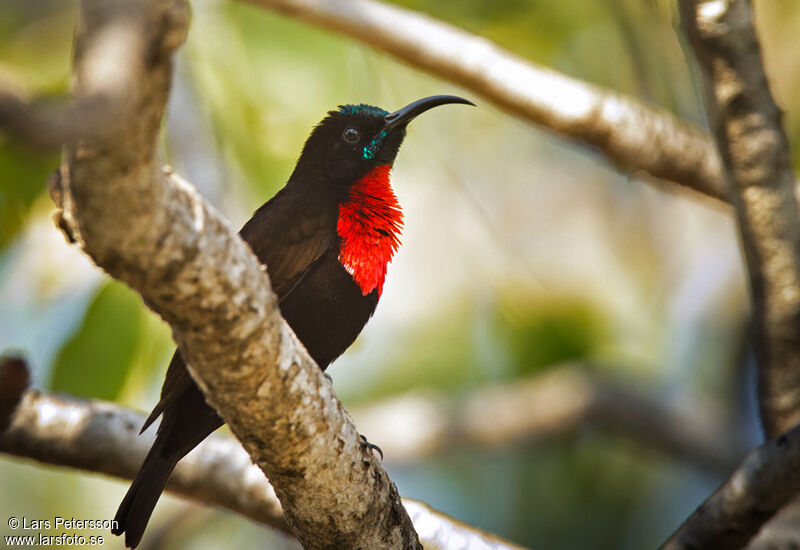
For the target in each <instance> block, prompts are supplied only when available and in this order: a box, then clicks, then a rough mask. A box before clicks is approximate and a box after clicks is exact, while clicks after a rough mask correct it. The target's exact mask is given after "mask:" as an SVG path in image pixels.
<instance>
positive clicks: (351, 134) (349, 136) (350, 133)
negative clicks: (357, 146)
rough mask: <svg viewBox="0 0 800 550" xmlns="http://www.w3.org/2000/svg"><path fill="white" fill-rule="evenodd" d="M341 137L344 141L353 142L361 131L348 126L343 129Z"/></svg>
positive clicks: (359, 135)
mask: <svg viewBox="0 0 800 550" xmlns="http://www.w3.org/2000/svg"><path fill="white" fill-rule="evenodd" d="M342 137H343V138H344V140H345V141H347V142H349V143H355V142H357V141H358V139H359V138H360V137H361V133H360V132H359V131H358V130H356V129H355V128H348V129H347V130H345V131H344V134H342Z"/></svg>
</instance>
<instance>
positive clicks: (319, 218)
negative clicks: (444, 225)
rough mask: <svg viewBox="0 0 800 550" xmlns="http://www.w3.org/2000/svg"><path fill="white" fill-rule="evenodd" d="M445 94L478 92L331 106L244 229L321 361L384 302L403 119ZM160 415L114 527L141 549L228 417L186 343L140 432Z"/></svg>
mask: <svg viewBox="0 0 800 550" xmlns="http://www.w3.org/2000/svg"><path fill="white" fill-rule="evenodd" d="M445 103H469V102H467V101H466V100H464V99H461V98H456V97H453V96H434V97H430V98H425V99H422V100H419V101H417V102H414V103H412V104H410V105H408V106H407V107H404V108H403V109H401V110H399V111H396V112H395V113H387V112H386V111H383V110H382V109H378V108H375V107H370V106H367V105H346V106H343V107H341V108H340V109H339V110H338V111H331V112H330V113H329V114H328V116H327V117H326V118H325V119H324V120H323V121H322V122H321V123H320V124H319V125H318V126H317V127H316V128H315V129H314V131H313V132H312V134H311V136H310V137H309V139H308V140H307V142H306V144H305V146H304V148H303V152H302V154H301V155H300V158H299V160H298V162H297V166H296V167H295V170H294V172H293V173H292V175H291V177H290V178H289V181H288V183H287V184H286V186H285V187H284V188H283V189H281V190H280V191H279V192H278V193H277V194H276V195H275V196H274V197H273V198H272V199H271V200H270V201H269V202H267V203H266V204H264V205H263V206H262V207H261V208H259V209H258V210H257V211H256V212H255V214H254V215H253V217H252V218H251V219H250V220H249V221H248V222H247V223H246V224H245V225H244V227H243V228H242V230H241V231H240V235H241V237H242V239H244V240H245V241H246V242H247V243H248V244H249V245H250V247H251V248H252V249H253V252H254V253H255V254H256V256H257V257H258V259H259V260H260V261H261V262H262V263H264V264H265V265H266V266H267V269H268V272H269V276H270V280H271V282H272V285H273V290H274V291H275V293H276V294H277V296H278V299H279V306H280V310H281V314H282V315H283V317H284V318H285V319H286V321H287V322H288V323H289V326H291V327H292V330H294V332H295V334H297V336H298V338H299V339H300V341H301V342H303V344H304V345H305V347H306V349H307V350H308V352H309V354H310V355H311V357H312V358H313V359H314V361H316V363H317V364H318V365H319V367H320V368H322V369H323V370H324V369H325V368H326V367H327V366H328V365H329V364H330V363H331V361H333V360H334V359H336V358H337V357H338V356H339V355H341V354H342V353H343V352H344V351H345V350H346V349H347V347H348V346H350V344H352V343H353V341H354V340H355V339H356V337H357V336H358V334H359V332H361V329H362V328H363V327H364V325H365V324H366V322H367V320H369V318H370V316H371V315H372V313H373V312H374V311H375V307H376V305H377V303H378V298H379V296H380V290H381V288H382V285H383V276H384V274H385V267H386V263H388V261H389V259H390V258H391V255H392V253H393V252H394V249H395V248H396V247H397V243H398V242H399V241H398V240H397V238H398V235H397V233H398V232H399V229H400V226H401V214H400V211H399V208H398V207H397V203H396V199H395V198H394V194H393V193H392V192H391V186H390V185H389V170H388V168H389V167H391V165H392V164H393V163H394V159H395V157H396V156H397V152H398V150H399V148H400V145H401V143H402V141H403V138H404V137H405V127H406V125H407V124H408V122H410V120H411V119H413V118H414V117H415V116H417V115H418V114H420V113H422V112H424V111H425V110H427V109H430V108H432V107H435V106H437V105H442V104H445ZM354 189H355V190H354ZM387 216H390V217H391V216H393V217H394V218H393V219H388V220H387V219H386V218H387ZM343 251H345V252H347V254H346V255H343V254H342V252H343ZM344 256H346V260H343V257H344ZM357 281H359V282H357ZM159 416H163V418H162V420H161V424H160V425H159V427H158V432H157V436H156V441H155V443H154V444H153V447H152V448H151V449H150V451H149V453H148V454H147V457H146V458H145V460H144V462H143V463H142V466H141V469H140V470H139V473H138V474H137V475H136V478H135V479H134V480H133V483H132V484H131V486H130V489H129V490H128V492H127V494H126V495H125V498H124V499H123V501H122V503H121V504H120V506H119V509H118V510H117V514H116V517H115V518H114V519H115V520H116V521H117V525H116V527H115V528H114V529H113V530H112V532H113V533H114V534H116V535H120V534H122V533H125V544H126V546H128V547H131V548H134V547H136V546H137V545H138V544H139V542H140V541H141V538H142V535H143V534H144V530H145V527H146V526H147V522H148V520H149V519H150V515H151V514H152V512H153V509H154V507H155V505H156V502H157V501H158V498H159V496H160V495H161V493H162V491H163V490H164V487H165V485H166V483H167V479H168V478H169V475H170V473H171V472H172V469H173V468H174V467H175V465H176V464H177V463H178V461H179V460H180V459H181V458H183V456H185V455H186V453H188V452H189V451H190V450H192V449H193V448H194V447H195V446H197V445H198V444H199V443H200V442H201V441H202V440H203V439H205V438H206V437H207V436H208V435H209V434H210V433H211V432H213V431H214V430H215V429H217V428H218V427H220V426H221V425H222V424H223V421H222V419H221V418H220V417H219V416H218V415H217V413H216V412H215V411H214V409H212V408H211V407H209V406H208V405H207V404H206V402H205V399H204V397H203V394H202V393H201V391H200V389H199V388H198V387H197V385H196V384H195V383H194V381H193V380H192V378H191V376H190V375H189V373H188V371H187V369H186V365H185V363H184V362H183V359H182V357H181V355H180V353H179V352H175V354H174V355H173V357H172V361H171V362H170V364H169V368H168V369H167V376H166V379H165V380H164V385H163V387H162V390H161V399H160V401H159V402H158V404H157V405H156V406H155V408H154V409H153V411H152V413H151V414H150V416H149V417H148V418H147V421H146V422H145V424H144V426H143V427H142V431H144V430H145V429H147V428H148V427H149V426H150V424H152V423H153V422H154V421H155V419H156V418H158V417H159Z"/></svg>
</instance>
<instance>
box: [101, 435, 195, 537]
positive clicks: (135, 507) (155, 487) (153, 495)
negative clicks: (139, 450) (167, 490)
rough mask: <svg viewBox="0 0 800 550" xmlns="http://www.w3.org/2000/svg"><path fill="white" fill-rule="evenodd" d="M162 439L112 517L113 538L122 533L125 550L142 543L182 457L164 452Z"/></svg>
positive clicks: (149, 455) (159, 438)
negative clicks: (154, 510) (148, 525)
mask: <svg viewBox="0 0 800 550" xmlns="http://www.w3.org/2000/svg"><path fill="white" fill-rule="evenodd" d="M164 440H165V438H164V434H159V437H158V438H156V442H155V443H154V444H153V447H152V448H151V449H150V452H149V453H147V456H146V457H145V459H144V462H143V463H142V467H141V468H140V469H139V473H137V474H136V478H135V479H134V480H133V483H132V484H131V486H130V488H129V489H128V492H127V493H126V494H125V498H124V499H122V503H121V504H120V505H119V509H118V510H117V515H116V516H115V517H114V522H115V523H114V524H113V527H112V529H111V532H112V533H113V534H115V535H121V534H122V533H125V546H127V547H128V548H136V546H137V545H138V544H139V542H140V541H141V540H142V535H144V530H145V528H146V527H147V522H148V521H149V520H150V515H151V514H152V513H153V509H154V508H155V507H156V503H157V502H158V497H160V496H161V493H162V492H163V491H164V487H166V485H167V479H169V475H170V474H171V473H172V470H173V468H175V465H176V464H177V463H178V460H180V459H181V457H182V456H183V455H182V454H181V453H176V452H165V449H164Z"/></svg>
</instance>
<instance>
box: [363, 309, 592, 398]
mask: <svg viewBox="0 0 800 550" xmlns="http://www.w3.org/2000/svg"><path fill="white" fill-rule="evenodd" d="M512 304H513V305H512ZM601 319H602V317H601V315H600V313H599V312H598V311H597V310H596V308H595V306H594V305H593V304H590V303H587V302H584V301H580V300H577V299H574V300H569V299H563V300H562V299H559V300H525V299H520V298H519V297H517V299H516V300H515V301H513V302H512V301H511V300H508V301H506V300H504V299H500V300H497V301H496V302H495V303H494V304H493V305H492V306H491V307H490V308H489V310H488V311H486V310H482V309H481V308H479V307H478V306H477V305H476V304H474V303H470V302H469V301H460V302H458V303H457V304H455V305H454V306H453V307H451V308H446V309H444V310H443V311H441V312H439V313H438V314H437V315H436V316H434V317H432V318H430V319H428V320H427V322H425V323H423V324H422V325H421V326H420V327H418V328H416V329H415V330H412V331H410V333H408V334H405V335H402V338H403V342H400V343H399V346H400V349H398V350H396V351H394V352H393V353H389V354H387V359H388V360H389V361H390V362H389V363H388V364H387V365H386V367H385V369H384V370H383V371H382V373H381V377H380V379H379V381H378V382H377V383H376V384H375V385H374V386H373V387H370V388H366V387H365V388H364V389H363V394H362V395H363V396H365V397H366V396H368V397H369V399H370V400H375V399H380V398H381V397H388V396H391V395H394V394H397V393H402V392H405V391H410V390H414V389H419V388H425V389H432V390H437V391H440V392H444V393H452V392H454V391H458V390H464V389H468V388H471V387H476V386H481V385H484V384H486V383H489V382H492V381H499V380H514V379H516V378H519V377H521V376H526V375H528V374H530V373H533V372H536V371H541V370H543V369H546V368H547V367H550V366H555V365H557V364H560V363H563V362H565V361H580V360H587V359H592V358H594V357H595V356H596V355H597V354H598V350H599V349H600V348H601V347H602V345H603V343H604V342H605V339H606V338H607V336H608V335H607V334H606V332H605V331H604V330H603V323H602V321H601ZM357 399H358V397H355V396H354V399H353V400H349V399H348V401H350V402H353V401H355V400H357Z"/></svg>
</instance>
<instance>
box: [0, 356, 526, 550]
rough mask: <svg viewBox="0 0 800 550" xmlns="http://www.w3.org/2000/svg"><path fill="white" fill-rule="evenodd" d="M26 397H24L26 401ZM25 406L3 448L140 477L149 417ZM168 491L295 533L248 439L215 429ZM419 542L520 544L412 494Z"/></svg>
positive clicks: (91, 408)
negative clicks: (143, 427)
mask: <svg viewBox="0 0 800 550" xmlns="http://www.w3.org/2000/svg"><path fill="white" fill-rule="evenodd" d="M9 370H10V369H8V370H7V369H4V368H3V367H0V387H11V385H10V384H6V383H7V382H10V381H12V378H11V377H10V375H12V374H13V373H12V372H9ZM20 397H21V399H20ZM14 400H16V401H19V403H20V404H19V406H18V407H17V409H16V413H15V414H14V416H13V421H12V422H11V424H10V426H9V428H8V430H7V431H5V432H0V452H3V453H7V454H10V455H15V456H19V457H24V458H32V459H34V460H37V461H39V462H44V463H47V464H54V465H57V466H69V467H71V468H77V469H80V470H85V471H89V472H99V473H104V474H107V475H112V476H116V477H121V478H125V479H133V476H135V475H136V472H137V470H138V469H139V465H140V464H141V461H142V459H143V458H144V456H145V454H146V453H147V451H148V449H149V448H150V445H152V443H153V439H154V437H155V433H154V432H155V430H148V431H147V432H145V433H144V434H142V435H141V436H138V432H139V427H140V426H141V425H142V423H143V422H144V418H145V417H144V415H142V414H140V413H137V412H134V411H131V410H129V409H125V408H122V407H120V406H118V405H116V404H114V403H108V402H103V401H96V400H91V401H88V400H84V399H78V398H75V397H67V396H58V395H48V394H45V393H40V392H37V391H33V390H31V391H27V392H25V393H24V394H21V395H20V394H17V395H16V397H15V399H14ZM167 489H168V490H169V491H171V492H174V493H177V494H179V495H183V496H186V497H188V498H190V499H193V500H198V501H200V502H204V503H207V504H213V505H216V506H221V507H223V508H227V509H228V510H232V511H234V512H237V513H239V514H242V515H244V516H246V517H249V518H251V519H253V520H255V521H258V522H260V523H264V524H266V525H269V526H271V527H274V528H276V529H280V530H282V531H285V532H287V533H288V532H290V531H289V527H288V525H287V524H286V521H285V519H284V517H283V514H282V511H281V506H280V503H279V502H278V499H277V497H276V496H275V492H274V491H273V489H272V487H271V486H270V485H269V483H267V481H266V480H265V479H264V476H263V474H262V473H261V471H260V470H259V468H258V466H257V465H255V464H253V463H252V461H251V458H250V456H249V455H248V454H247V452H246V451H245V450H244V449H243V448H242V446H241V444H240V443H239V442H238V441H237V440H235V439H233V438H231V437H227V436H224V435H220V434H217V433H215V434H212V435H211V436H209V437H208V438H207V439H206V440H205V441H203V442H202V443H201V444H200V445H199V446H198V447H197V448H196V449H195V450H193V451H192V452H191V453H189V454H188V455H187V456H186V457H185V458H184V459H183V460H181V461H180V462H179V463H178V466H177V467H176V468H175V471H174V472H173V474H172V476H170V479H169V483H168V486H167ZM403 504H404V505H405V506H406V508H407V509H408V511H409V514H410V516H411V519H412V521H413V522H414V524H415V526H416V527H417V531H418V533H419V535H420V540H421V541H422V543H423V544H424V545H425V546H426V547H428V548H443V549H444V548H452V547H453V546H452V541H456V540H457V541H462V542H463V543H464V544H462V545H461V546H459V548H467V549H469V548H476V549H477V548H481V549H494V550H521V547H519V546H516V545H514V544H511V543H509V542H506V541H503V540H501V539H499V538H497V537H494V536H493V535H490V534H488V533H485V532H483V531H481V530H480V529H477V528H475V527H471V526H469V525H465V524H463V523H461V522H459V521H457V520H454V519H452V518H450V517H448V516H446V515H445V514H442V513H441V512H437V511H435V510H433V509H431V508H429V507H428V506H426V505H424V504H422V503H420V502H417V501H414V500H410V499H403Z"/></svg>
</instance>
